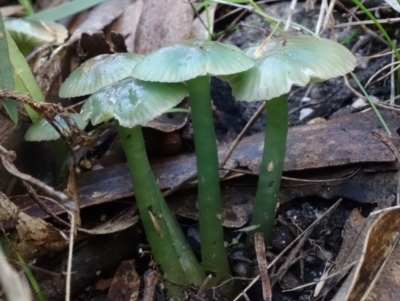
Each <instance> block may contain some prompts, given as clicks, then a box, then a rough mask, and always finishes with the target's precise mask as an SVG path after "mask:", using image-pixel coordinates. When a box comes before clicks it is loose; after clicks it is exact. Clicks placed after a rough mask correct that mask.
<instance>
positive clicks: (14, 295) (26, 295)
mask: <svg viewBox="0 0 400 301" xmlns="http://www.w3.org/2000/svg"><path fill="white" fill-rule="evenodd" d="M0 271H1V273H0V285H1V287H2V289H3V291H4V293H5V295H6V298H7V300H8V301H30V300H31V296H30V292H29V286H28V284H27V283H25V284H24V283H23V282H22V280H21V277H20V276H19V275H18V273H17V272H16V271H15V270H14V269H13V268H12V267H11V266H10V264H9V263H8V262H7V259H6V257H5V256H4V254H3V251H2V250H1V249H0Z"/></svg>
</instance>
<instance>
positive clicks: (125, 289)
mask: <svg viewBox="0 0 400 301" xmlns="http://www.w3.org/2000/svg"><path fill="white" fill-rule="evenodd" d="M139 289H140V277H139V275H138V274H137V272H136V269H135V261H134V260H127V261H123V262H122V263H121V265H120V266H119V268H118V270H117V272H116V273H115V276H114V279H113V281H112V283H111V287H110V291H109V292H108V296H107V301H115V300H120V301H136V300H139Z"/></svg>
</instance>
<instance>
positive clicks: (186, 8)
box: [133, 0, 193, 54]
mask: <svg viewBox="0 0 400 301" xmlns="http://www.w3.org/2000/svg"><path fill="white" fill-rule="evenodd" d="M177 16H179V17H177ZM192 23H193V9H192V7H191V6H190V4H189V3H188V2H186V1H176V0H148V1H146V2H145V4H144V7H143V11H142V15H141V16H140V21H139V24H138V27H137V30H136V37H135V41H134V47H133V49H134V52H135V53H140V54H148V53H150V52H152V51H154V50H156V49H158V48H161V47H164V46H169V45H171V44H174V43H176V42H179V41H182V40H186V39H188V38H189V37H190V32H191V29H192Z"/></svg>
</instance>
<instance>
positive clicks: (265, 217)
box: [223, 35, 356, 244]
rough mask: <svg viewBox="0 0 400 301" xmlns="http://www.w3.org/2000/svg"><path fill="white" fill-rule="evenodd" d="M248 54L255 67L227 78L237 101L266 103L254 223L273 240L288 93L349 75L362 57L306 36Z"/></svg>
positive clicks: (285, 38)
mask: <svg viewBox="0 0 400 301" xmlns="http://www.w3.org/2000/svg"><path fill="white" fill-rule="evenodd" d="M245 52H246V54H247V55H248V56H249V57H252V58H253V60H254V63H255V67H254V68H252V69H249V70H247V71H245V72H242V73H240V74H236V75H233V76H227V77H223V79H224V80H226V81H227V82H229V84H230V85H231V87H232V93H233V96H234V97H235V98H236V100H238V101H256V100H265V101H266V102H265V105H266V111H267V117H266V130H265V141H264V151H263V155H262V161H261V166H260V173H259V179H258V185H257V193H256V200H255V205H254V209H253V218H252V222H251V223H252V225H259V228H257V229H256V230H254V231H257V232H263V233H264V239H265V242H266V244H269V243H270V242H271V236H272V230H273V225H274V221H275V210H276V206H277V203H278V193H279V187H280V181H281V177H282V171H283V163H284V159H285V152H286V137H287V132H288V109H287V100H288V95H287V93H288V92H289V91H290V89H291V87H292V86H293V85H295V86H299V87H304V86H306V85H307V84H308V83H318V82H322V81H325V80H327V79H329V78H333V77H337V76H341V75H344V74H347V73H348V72H350V71H352V70H353V69H354V68H355V66H356V58H355V57H354V55H353V54H352V53H351V52H350V51H349V50H347V49H346V48H345V47H344V46H342V45H340V44H338V43H335V42H332V41H330V40H327V39H323V38H316V37H310V36H302V35H297V36H288V35H287V36H283V37H280V38H272V39H271V40H269V41H268V42H267V43H264V44H263V45H261V46H257V47H251V48H248V49H247V50H246V51H245ZM254 231H253V232H254ZM250 237H251V235H250Z"/></svg>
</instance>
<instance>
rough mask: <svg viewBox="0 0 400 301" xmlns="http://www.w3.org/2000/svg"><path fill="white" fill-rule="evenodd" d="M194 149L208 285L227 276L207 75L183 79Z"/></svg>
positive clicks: (202, 243)
mask: <svg viewBox="0 0 400 301" xmlns="http://www.w3.org/2000/svg"><path fill="white" fill-rule="evenodd" d="M186 84H187V87H188V90H189V98H190V107H191V114H192V123H193V131H194V144H195V148H196V163H197V174H198V207H199V227H200V242H201V258H202V265H203V269H204V271H206V273H207V272H213V273H215V275H216V277H215V278H213V280H212V284H215V283H217V282H218V281H220V280H221V279H223V278H225V277H227V276H228V275H229V262H228V257H227V255H226V250H225V246H224V232H223V227H222V211H221V200H220V197H221V196H220V186H219V169H218V152H217V144H216V137H215V130H214V121H213V115H212V107H211V96H210V77H209V76H199V77H197V78H195V79H191V80H189V81H187V82H186Z"/></svg>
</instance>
